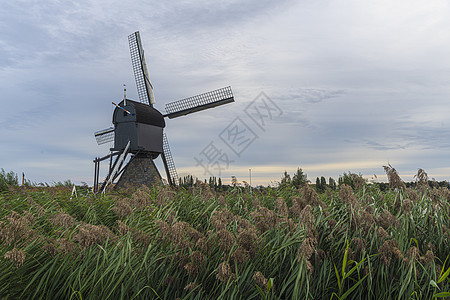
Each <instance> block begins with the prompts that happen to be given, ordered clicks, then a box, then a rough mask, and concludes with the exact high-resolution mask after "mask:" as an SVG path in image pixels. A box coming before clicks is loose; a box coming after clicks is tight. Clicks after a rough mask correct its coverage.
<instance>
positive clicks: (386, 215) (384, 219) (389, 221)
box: [378, 209, 400, 229]
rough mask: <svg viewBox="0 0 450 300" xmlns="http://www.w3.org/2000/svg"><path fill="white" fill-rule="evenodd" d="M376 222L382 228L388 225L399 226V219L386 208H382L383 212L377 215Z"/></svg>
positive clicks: (386, 227)
mask: <svg viewBox="0 0 450 300" xmlns="http://www.w3.org/2000/svg"><path fill="white" fill-rule="evenodd" d="M378 224H379V225H380V226H382V227H383V228H384V229H388V228H389V227H399V226H400V221H399V220H398V219H397V218H396V217H395V216H394V215H392V214H391V213H390V212H389V211H388V210H387V209H383V212H382V213H381V214H380V215H379V216H378Z"/></svg>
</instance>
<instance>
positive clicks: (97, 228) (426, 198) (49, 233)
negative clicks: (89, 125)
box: [0, 174, 450, 299]
mask: <svg viewBox="0 0 450 300" xmlns="http://www.w3.org/2000/svg"><path fill="white" fill-rule="evenodd" d="M388 175H389V174H388ZM71 191H72V189H71V188H67V187H14V188H10V189H9V191H7V192H4V193H2V194H1V195H0V259H1V264H0V297H1V298H2V299H38V298H39V299H136V298H137V299H177V298H180V299H234V298H236V299H330V298H333V299H431V298H433V297H450V294H449V293H448V292H450V279H449V278H450V277H449V272H450V259H449V255H450V191H449V190H448V189H447V188H430V187H429V186H427V185H426V184H424V185H420V186H418V187H417V188H416V189H414V190H413V189H407V188H404V187H401V186H399V187H397V188H392V189H390V190H388V191H383V192H382V191H381V190H380V189H379V187H378V186H377V185H376V184H372V185H368V184H366V183H360V184H357V185H356V186H354V187H353V188H352V187H350V186H349V185H345V184H342V185H340V186H339V187H338V188H337V189H336V190H330V189H327V190H326V191H325V192H323V193H320V194H318V193H317V192H316V191H315V189H314V188H313V187H312V186H310V185H304V186H302V187H301V188H296V187H292V186H284V187H278V188H274V187H267V188H260V189H253V190H252V193H250V190H249V189H246V188H243V187H234V188H232V189H230V190H228V191H226V192H217V191H213V190H211V189H210V187H209V186H208V185H206V184H202V183H198V184H196V185H195V186H193V187H192V188H189V189H184V188H176V189H173V188H169V187H155V188H153V189H149V188H145V187H143V188H140V189H135V190H130V191H123V192H120V193H119V192H111V193H109V194H106V195H93V194H90V193H83V192H81V191H79V192H78V195H77V196H76V197H75V196H73V197H71Z"/></svg>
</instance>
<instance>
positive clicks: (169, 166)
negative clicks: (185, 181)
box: [161, 133, 178, 185]
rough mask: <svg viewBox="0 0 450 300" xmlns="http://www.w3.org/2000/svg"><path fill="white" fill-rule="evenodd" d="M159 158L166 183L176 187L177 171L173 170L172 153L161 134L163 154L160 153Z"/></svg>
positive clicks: (165, 138)
mask: <svg viewBox="0 0 450 300" xmlns="http://www.w3.org/2000/svg"><path fill="white" fill-rule="evenodd" d="M161 157H162V159H163V161H164V168H165V169H166V174H167V181H168V183H169V184H170V185H176V184H177V183H178V174H177V169H176V168H175V163H174V162H173V158H172V153H171V152H170V148H169V141H168V140H167V136H166V134H165V133H164V134H163V153H161Z"/></svg>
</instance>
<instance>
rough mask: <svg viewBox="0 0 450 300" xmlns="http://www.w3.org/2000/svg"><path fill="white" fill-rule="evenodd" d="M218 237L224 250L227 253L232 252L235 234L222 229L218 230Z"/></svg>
mask: <svg viewBox="0 0 450 300" xmlns="http://www.w3.org/2000/svg"><path fill="white" fill-rule="evenodd" d="M217 238H218V243H219V246H220V248H221V249H222V251H223V252H225V253H228V252H230V250H231V248H232V247H233V245H234V237H233V234H232V233H231V232H229V231H228V230H220V231H218V232H217Z"/></svg>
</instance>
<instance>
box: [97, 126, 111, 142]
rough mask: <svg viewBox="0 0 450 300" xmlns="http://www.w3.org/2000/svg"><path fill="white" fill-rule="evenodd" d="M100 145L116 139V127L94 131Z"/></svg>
mask: <svg viewBox="0 0 450 300" xmlns="http://www.w3.org/2000/svg"><path fill="white" fill-rule="evenodd" d="M94 136H95V139H96V140H97V144H98V145H103V144H106V143H109V142H112V141H114V127H110V128H107V129H103V130H99V131H97V132H95V133H94Z"/></svg>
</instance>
